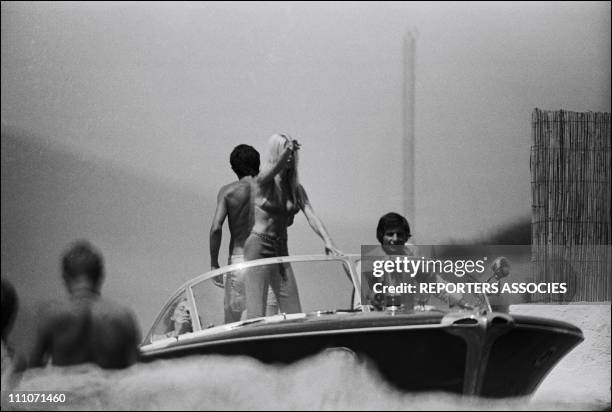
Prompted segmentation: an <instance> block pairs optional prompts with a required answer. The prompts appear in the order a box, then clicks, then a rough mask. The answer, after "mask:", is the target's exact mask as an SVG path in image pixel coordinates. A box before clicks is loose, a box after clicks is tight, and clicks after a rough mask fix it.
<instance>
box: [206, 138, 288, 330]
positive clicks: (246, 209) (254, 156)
mask: <svg viewBox="0 0 612 412" xmlns="http://www.w3.org/2000/svg"><path fill="white" fill-rule="evenodd" d="M259 164H260V161H259V153H258V152H257V150H255V149H254V148H253V147H251V146H249V145H246V144H241V145H238V146H236V147H235V148H234V150H232V153H231V154H230V165H231V166H232V170H233V171H234V173H236V176H237V177H238V180H237V181H235V182H232V183H230V184H228V185H225V186H223V187H222V188H221V190H219V194H218V195H217V210H216V211H215V216H214V218H213V222H212V225H211V227H210V266H211V269H212V270H214V269H218V268H219V249H220V248H221V237H222V228H223V222H225V218H226V217H227V219H228V226H229V231H230V244H229V253H230V258H229V264H230V265H231V264H234V263H240V262H244V242H245V241H246V239H247V237H248V236H249V234H250V233H251V228H252V226H253V216H252V214H253V212H252V201H251V180H252V178H253V177H254V176H257V175H258V174H259ZM215 283H216V284H217V285H218V286H224V287H225V299H224V309H225V323H230V322H237V321H239V320H240V319H241V317H242V315H243V312H244V310H245V309H246V295H245V283H244V279H243V274H242V273H241V272H238V271H236V272H232V273H229V274H227V275H226V276H225V280H223V279H220V277H217V278H216V279H215ZM268 296H269V299H268V308H267V313H266V314H267V315H272V314H276V312H277V311H278V305H277V303H276V299H275V297H274V294H273V293H270V294H268Z"/></svg>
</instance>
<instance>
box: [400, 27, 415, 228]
mask: <svg viewBox="0 0 612 412" xmlns="http://www.w3.org/2000/svg"><path fill="white" fill-rule="evenodd" d="M415 52H416V36H415V34H413V33H411V32H408V33H407V34H406V37H405V39H404V95H403V106H404V107H403V119H404V125H403V126H404V136H403V142H404V144H403V146H404V148H403V159H404V176H403V182H402V186H403V189H404V194H403V202H404V204H403V208H404V213H405V214H406V218H407V219H408V221H409V222H410V226H411V228H412V232H413V233H414V232H415V229H414V227H415V226H416V221H415V218H416V210H415V198H414V177H415V176H414V173H415V167H414V160H415V159H414V91H415V90H414V75H415V56H416V53H415Z"/></svg>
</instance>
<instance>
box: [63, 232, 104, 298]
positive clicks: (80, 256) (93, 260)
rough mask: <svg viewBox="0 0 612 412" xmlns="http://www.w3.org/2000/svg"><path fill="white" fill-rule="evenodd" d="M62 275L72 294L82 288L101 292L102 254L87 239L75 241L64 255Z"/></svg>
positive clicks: (102, 278) (102, 279) (102, 275)
mask: <svg viewBox="0 0 612 412" xmlns="http://www.w3.org/2000/svg"><path fill="white" fill-rule="evenodd" d="M62 277H63V278H64V283H65V284H66V287H67V288H68V292H70V293H71V294H73V293H74V292H75V291H77V290H80V289H88V290H91V291H93V292H96V293H99V292H100V288H101V287H102V282H103V281H104V260H103V258H102V254H101V253H100V252H99V251H98V250H97V249H96V248H94V247H93V246H92V245H91V244H90V243H89V242H88V241H86V240H78V241H76V242H74V243H73V244H72V245H70V247H69V248H68V250H66V251H65V252H64V254H63V255H62Z"/></svg>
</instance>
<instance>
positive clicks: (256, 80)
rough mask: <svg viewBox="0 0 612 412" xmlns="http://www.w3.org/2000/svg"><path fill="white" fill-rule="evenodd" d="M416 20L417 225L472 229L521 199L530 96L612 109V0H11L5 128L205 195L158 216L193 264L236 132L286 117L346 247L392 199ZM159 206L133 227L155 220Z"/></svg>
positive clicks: (114, 216)
mask: <svg viewBox="0 0 612 412" xmlns="http://www.w3.org/2000/svg"><path fill="white" fill-rule="evenodd" d="M408 31H412V32H413V33H414V34H415V35H416V37H417V41H416V62H415V65H416V93H415V104H416V112H415V116H416V119H415V136H416V138H415V139H416V140H415V153H414V155H415V159H416V164H415V168H416V176H415V199H414V200H415V204H416V220H415V222H412V223H413V225H414V227H415V237H416V240H417V241H421V242H435V241H444V240H445V239H449V238H470V237H474V236H478V235H480V234H483V233H486V232H487V231H489V230H491V229H492V228H494V227H496V226H499V225H503V224H506V223H508V222H513V221H515V220H516V219H518V218H520V217H529V215H530V204H531V203H530V202H531V200H530V174H529V153H530V133H531V125H530V121H531V112H532V110H533V108H535V107H539V108H543V109H567V110H576V111H587V110H591V111H610V2H598V3H588V2H586V3H585V2H579V3H556V2H551V3H548V2H547V3H537V2H529V3H496V4H486V3H485V4H483V3H469V4H455V3H453V4H450V3H435V4H427V3H405V4H402V3H393V4H374V3H352V4H351V3H342V4H338V3H336V4H303V3H302V4H296V5H293V4H286V3H280V4H278V3H274V4H257V5H253V4H233V5H228V4H225V3H223V4H174V3H173V4H167V3H165V4H157V3H155V4H153V3H151V4H146V5H145V4H138V5H137V4H108V3H88V4H78V3H55V2H54V3H39V2H36V3H20V2H10V3H8V2H3V3H2V130H3V134H4V133H5V132H7V131H12V132H14V131H17V132H19V133H24V134H27V135H28V136H33V138H34V139H35V140H36V141H37V142H38V143H37V144H39V145H40V146H41V147H43V148H48V149H49V150H51V148H52V149H53V150H57V151H60V152H65V153H69V154H71V155H72V156H73V157H74V158H76V159H80V160H81V161H83V162H92V163H95V164H97V165H101V167H102V168H103V170H108V171H109V172H113V173H124V174H126V175H131V176H138V177H141V178H142V179H146V180H147V181H151V182H157V184H159V185H160V186H163V187H167V188H172V189H169V190H177V191H181V193H188V194H191V195H193V198H194V199H201V203H200V204H201V205H202V207H201V209H198V210H196V209H195V208H194V209H189V210H185V211H180V210H174V211H173V212H172V213H169V214H168V216H171V217H167V220H168V221H167V222H166V223H167V225H168V227H173V226H177V225H183V224H184V225H186V226H187V225H191V226H193V227H197V232H194V233H195V234H194V235H193V239H191V242H192V243H194V242H199V244H198V246H197V247H198V248H199V249H198V250H202V253H201V254H200V255H197V256H193V258H192V260H193V264H192V266H190V270H191V271H192V273H193V271H197V270H198V269H197V268H202V270H200V271H204V270H206V268H207V265H208V256H207V253H206V252H207V249H208V239H207V236H208V225H209V221H210V219H211V218H212V214H213V210H212V207H213V205H212V203H211V202H212V201H213V200H214V197H215V196H216V192H217V190H218V188H219V187H220V185H221V184H223V183H226V182H228V181H231V180H232V179H233V178H234V176H233V175H232V172H231V170H230V168H229V164H228V155H229V152H230V151H231V149H232V148H233V147H234V146H235V145H236V144H239V143H250V144H252V145H254V146H255V147H256V148H258V149H260V150H262V149H263V148H264V145H265V142H266V140H267V138H268V136H270V135H271V134H272V133H274V132H278V131H285V132H288V133H290V134H292V135H294V136H295V137H297V138H298V139H300V140H301V141H302V143H303V148H302V150H301V156H302V158H301V165H300V166H301V169H300V173H301V179H302V182H303V184H304V185H305V187H306V189H307V191H308V192H309V195H310V198H311V200H312V202H313V204H314V207H315V210H316V211H318V213H319V215H320V216H321V218H322V219H323V220H324V221H325V223H326V225H327V226H328V229H329V230H330V232H331V233H332V235H333V236H334V238H335V239H336V240H337V243H338V244H339V246H340V247H341V248H342V249H344V250H347V251H350V252H358V250H359V245H360V244H366V243H373V242H374V241H375V238H374V228H375V225H376V221H377V219H378V218H379V216H380V215H382V214H383V213H385V212H387V211H390V210H396V211H401V207H402V186H401V182H402V162H403V155H404V154H403V153H402V150H401V148H402V127H403V120H402V119H403V117H402V110H403V107H402V87H403V59H404V56H403V39H404V36H405V35H406V33H407V32H408ZM3 148H4V146H3ZM3 150H4V149H3ZM5 161H6V159H5V158H4V155H3V162H5ZM32 167H33V168H35V167H36V165H35V164H34V165H32ZM4 170H5V169H4V168H3V173H4ZM6 173H9V172H6ZM3 176H4V175H3ZM63 178H64V177H63V176H59V175H58V176H57V181H58V182H59V181H61V179H63ZM72 178H73V179H77V178H78V177H75V176H72ZM3 179H4V177H3ZM2 184H3V196H5V195H6V194H8V195H9V196H10V195H11V194H17V193H20V182H19V181H13V180H11V181H10V186H9V187H5V186H6V185H7V182H5V181H4V180H3V182H2ZM45 187H47V186H44V185H43V186H40V187H38V186H37V190H40V191H41V192H44V191H45V190H46V189H45ZM75 187H80V186H75ZM105 190H107V191H110V190H111V189H109V187H108V186H105ZM138 190H139V189H138V187H135V189H134V192H133V193H131V194H130V196H134V197H136V198H137V197H138V196H140V195H142V194H141V193H138ZM108 193H109V192H107V194H108ZM43 195H44V193H43ZM46 195H49V196H51V194H46ZM79 195H80V196H81V197H83V198H86V197H87V194H86V193H80V194H79ZM110 196H113V195H112V193H111V194H110ZM117 196H119V195H117ZM92 199H93V198H92ZM92 199H89V202H92ZM86 200H87V199H85V200H83V201H84V202H85V201H86ZM117 201H118V202H119V201H120V199H119V200H117ZM58 204H59V203H58ZM194 204H196V203H195V201H194ZM13 206H15V205H13ZM145 206H146V205H145ZM41 207H42V206H41ZM70 208H71V209H65V208H64V209H57V210H64V211H65V212H66V213H71V211H72V212H73V214H74V216H76V217H75V219H77V220H78V219H79V217H78V213H76V212H78V210H79V205H78V204H71V206H70ZM4 209H5V203H4V200H3V226H6V225H9V224H12V223H11V222H15V221H16V220H15V218H14V216H13V215H11V213H13V212H11V211H12V210H18V209H20V208H19V207H18V205H17V206H15V208H14V209H7V210H8V211H6V212H5V210H4ZM37 210H38V209H37ZM53 210H56V209H53ZM15 213H17V212H15ZM97 213H98V214H97V215H96V216H97V217H96V218H97V219H99V222H100V225H101V226H104V224H105V223H107V224H109V225H112V224H115V223H117V222H121V216H120V215H119V213H118V212H116V211H113V210H105V209H103V208H101V209H99V210H98V211H97ZM151 216H155V217H152V218H151V220H149V221H147V220H146V219H143V220H142V221H140V226H139V227H138V230H146V228H147V227H151V226H154V225H157V224H159V220H160V219H162V220H163V219H164V216H163V215H162V214H161V212H160V214H157V215H156V214H151ZM176 216H178V217H176ZM51 218H52V217H51ZM24 219H25V218H24ZM123 223H126V222H123ZM117 224H119V223H117ZM82 227H86V226H79V225H76V226H74V227H73V228H72V229H70V230H69V231H65V232H62V233H63V235H62V236H61V237H60V238H61V240H62V242H64V243H65V240H68V239H70V238H74V237H79V236H80V235H81V233H79V232H78V230H77V229H78V228H82ZM130 227H131V226H130ZM37 228H38V229H36V230H39V231H43V230H52V229H50V228H48V227H45V225H44V222H43V223H41V225H40V226H37ZM143 228H144V229H143ZM32 230H33V231H32V232H31V237H36V236H37V233H38V232H36V230H35V229H32ZM85 232H86V231H85ZM7 233H8V232H7V230H5V229H4V227H3V231H2V236H3V239H2V242H3V244H4V243H5V241H6V240H7V239H5V236H7ZM11 233H12V232H11ZM28 233H30V232H28ZM96 233H99V232H96ZM135 233H136V234H138V233H140V232H135ZM86 234H87V233H86ZM107 235H108V237H107V241H106V243H105V244H103V246H104V250H105V252H106V253H107V255H108V256H110V258H109V259H110V260H111V261H112V259H113V258H115V259H119V257H117V256H121V250H119V246H117V244H119V245H121V247H122V248H123V247H125V245H126V244H130V245H132V246H133V243H129V242H128V243H125V242H123V243H122V242H121V241H120V240H117V242H116V243H113V242H112V241H111V240H110V239H113V237H112V236H111V235H110V234H107ZM100 236H102V235H100ZM137 238H138V239H141V241H142V242H146V239H145V238H144V237H138V236H137ZM117 239H118V238H117ZM291 239H292V240H291V245H290V246H291V248H292V250H293V251H294V252H299V253H315V252H316V253H319V252H321V251H322V248H321V244H320V242H319V241H318V240H317V239H316V237H315V236H314V235H313V234H312V233H311V232H308V229H307V227H306V225H305V223H304V219H303V218H300V219H299V220H298V221H297V223H296V227H295V228H294V229H292V233H291ZM32 242H33V241H32ZM34 243H35V242H33V243H31V244H30V246H31V245H32V244H34ZM64 243H62V244H61V245H57V246H55V247H54V248H53V249H51V250H50V251H49V252H48V253H47V255H45V256H46V259H48V260H49V262H47V263H49V264H51V263H53V265H56V260H57V251H58V250H60V249H61V247H63V246H64ZM24 247H25V246H24ZM31 247H32V248H33V249H32V251H35V250H38V249H37V248H38V247H39V246H31ZM158 247H161V246H158ZM5 254H10V253H9V249H6V248H4V246H3V259H4V258H5V257H6V256H5ZM142 256H145V254H144V252H143V255H142ZM122 259H123V260H122V261H123V262H125V263H126V264H129V258H128V257H127V256H123V258H122ZM142 259H143V260H145V258H144V257H143V258H142ZM155 259H158V260H159V259H161V258H160V257H159V256H151V259H150V260H155ZM164 259H172V256H165V257H164ZM181 259H183V257H181ZM183 260H184V259H183ZM41 265H42V263H41ZM151 265H152V266H154V265H153V264H151ZM54 267H55V266H54ZM5 269H6V270H9V269H10V268H9V269H7V266H5V265H4V264H3V270H5ZM179 269H180V270H177V272H179V273H180V272H181V270H182V269H183V268H182V267H181V268H179ZM12 270H13V271H14V270H15V269H14V268H13V269H12ZM196 273H197V272H196ZM3 274H4V273H3ZM28 276H31V282H33V283H35V281H34V279H36V276H37V275H36V274H35V273H34V274H31V275H28ZM182 276H183V277H184V276H185V275H182ZM168 283H171V282H170V281H168ZM172 283H173V284H176V285H177V286H178V283H177V282H175V281H174V280H173V281H172ZM119 289H121V288H120V287H118V286H117V290H119ZM143 305H144V303H143ZM137 309H138V310H139V311H140V312H139V314H142V313H145V308H144V306H142V307H139V308H137Z"/></svg>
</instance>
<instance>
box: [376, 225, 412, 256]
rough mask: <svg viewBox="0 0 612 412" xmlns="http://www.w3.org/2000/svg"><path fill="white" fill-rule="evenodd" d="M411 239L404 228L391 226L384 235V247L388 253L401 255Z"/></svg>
mask: <svg viewBox="0 0 612 412" xmlns="http://www.w3.org/2000/svg"><path fill="white" fill-rule="evenodd" d="M409 237H410V236H408V233H407V232H406V230H405V229H404V228H403V227H401V226H390V227H388V228H386V229H385V231H384V233H383V238H382V246H383V248H384V249H385V251H386V252H387V253H390V254H392V253H399V252H400V251H402V250H403V248H404V245H405V244H406V242H408V238H409Z"/></svg>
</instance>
